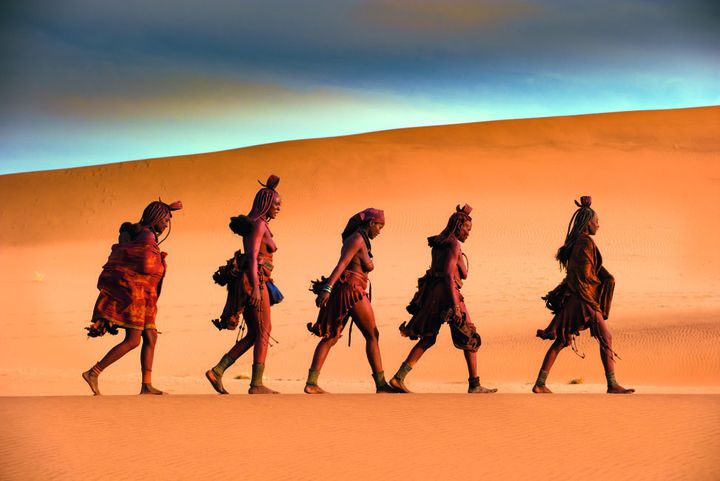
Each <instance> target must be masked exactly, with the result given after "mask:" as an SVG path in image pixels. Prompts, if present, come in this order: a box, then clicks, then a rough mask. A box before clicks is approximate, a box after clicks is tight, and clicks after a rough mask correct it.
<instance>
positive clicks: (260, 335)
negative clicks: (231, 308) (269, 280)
mask: <svg viewBox="0 0 720 481" xmlns="http://www.w3.org/2000/svg"><path fill="white" fill-rule="evenodd" d="M245 319H247V322H248V325H249V324H255V325H256V326H257V334H256V336H255V342H254V343H253V365H252V379H251V381H250V389H248V394H278V392H277V391H273V390H272V389H270V388H268V387H266V386H264V385H263V380H262V379H263V373H264V372H265V358H266V357H267V352H268V347H269V341H270V332H271V331H272V323H271V321H270V296H268V295H267V292H264V294H263V296H262V308H261V310H259V311H258V310H255V309H253V308H252V307H250V306H248V307H247V308H246V309H245Z"/></svg>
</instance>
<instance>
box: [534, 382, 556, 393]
mask: <svg viewBox="0 0 720 481" xmlns="http://www.w3.org/2000/svg"><path fill="white" fill-rule="evenodd" d="M532 392H534V393H535V394H552V391H551V390H550V389H548V387H547V386H538V385H537V384H535V385H534V386H533V388H532Z"/></svg>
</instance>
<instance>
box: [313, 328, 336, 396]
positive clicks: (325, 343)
mask: <svg viewBox="0 0 720 481" xmlns="http://www.w3.org/2000/svg"><path fill="white" fill-rule="evenodd" d="M338 339H339V338H338V337H329V338H328V337H324V338H322V339H321V340H320V342H318V345H317V347H316V348H315V353H314V354H313V360H312V364H311V365H310V371H308V379H307V382H306V383H305V392H306V393H307V394H325V393H326V392H327V391H325V390H324V389H323V388H321V387H320V386H318V383H317V381H318V377H319V376H320V370H321V369H322V367H323V364H325V359H327V357H328V354H329V353H330V349H331V348H332V347H333V346H334V345H335V344H337V342H338Z"/></svg>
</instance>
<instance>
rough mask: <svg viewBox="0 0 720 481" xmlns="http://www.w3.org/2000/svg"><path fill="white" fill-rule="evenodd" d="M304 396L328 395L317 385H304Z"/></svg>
mask: <svg viewBox="0 0 720 481" xmlns="http://www.w3.org/2000/svg"><path fill="white" fill-rule="evenodd" d="M304 391H305V394H330V393H329V392H327V391H326V390H324V389H323V388H321V387H320V386H318V385H317V384H305V389H304Z"/></svg>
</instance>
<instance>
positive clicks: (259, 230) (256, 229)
mask: <svg viewBox="0 0 720 481" xmlns="http://www.w3.org/2000/svg"><path fill="white" fill-rule="evenodd" d="M250 222H252V231H251V233H252V234H259V235H263V234H265V232H267V230H268V229H267V224H266V223H265V221H264V220H262V219H255V220H253V221H250Z"/></svg>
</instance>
